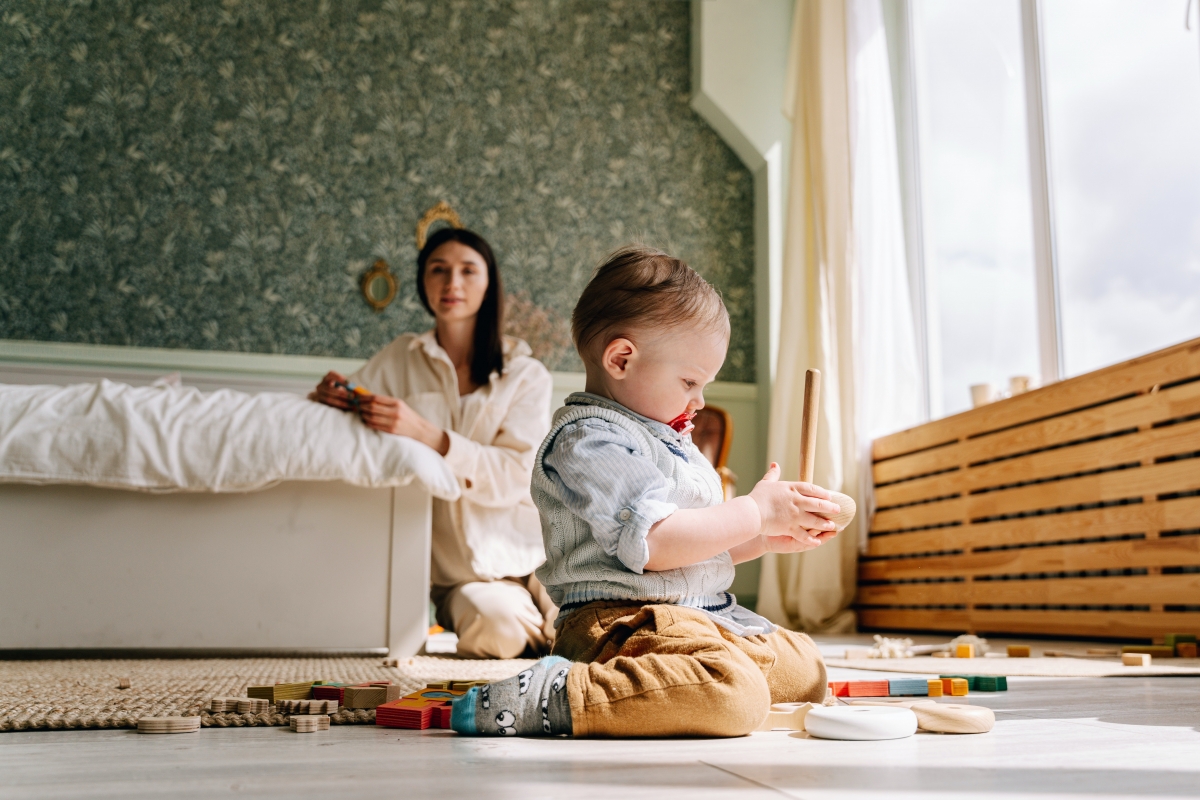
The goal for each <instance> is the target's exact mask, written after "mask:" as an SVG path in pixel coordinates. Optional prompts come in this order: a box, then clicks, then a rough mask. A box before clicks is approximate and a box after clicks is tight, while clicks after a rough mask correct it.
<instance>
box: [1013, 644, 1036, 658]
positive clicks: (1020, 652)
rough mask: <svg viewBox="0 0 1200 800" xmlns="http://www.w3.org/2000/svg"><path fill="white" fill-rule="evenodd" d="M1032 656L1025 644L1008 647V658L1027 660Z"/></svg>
mask: <svg viewBox="0 0 1200 800" xmlns="http://www.w3.org/2000/svg"><path fill="white" fill-rule="evenodd" d="M1031 655H1032V653H1031V651H1030V650H1029V645H1027V644H1010V645H1009V646H1008V657H1009V658H1029V657H1030V656H1031Z"/></svg>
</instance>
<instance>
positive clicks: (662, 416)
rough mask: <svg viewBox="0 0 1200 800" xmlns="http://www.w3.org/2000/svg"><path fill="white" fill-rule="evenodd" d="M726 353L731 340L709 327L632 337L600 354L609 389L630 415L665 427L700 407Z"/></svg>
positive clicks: (680, 327) (677, 329) (648, 332)
mask: <svg viewBox="0 0 1200 800" xmlns="http://www.w3.org/2000/svg"><path fill="white" fill-rule="evenodd" d="M728 348H729V335H728V334H727V333H726V332H725V331H721V330H712V329H711V328H710V327H703V328H697V327H695V326H678V327H674V328H671V329H669V330H668V331H666V332H660V331H643V332H639V333H634V334H630V338H629V339H616V340H614V341H613V342H611V343H610V344H609V345H608V347H606V348H605V350H604V368H605V372H606V373H607V377H608V380H607V381H606V383H607V386H608V390H609V392H610V394H611V396H612V399H613V400H616V401H617V402H618V403H620V404H621V405H623V406H625V407H626V408H628V409H630V410H631V411H636V412H637V413H639V414H641V415H642V416H644V417H649V418H650V419H653V420H657V421H658V422H663V423H667V424H669V423H670V422H671V420H673V419H675V418H676V417H678V416H679V415H680V414H683V413H686V412H690V411H696V410H698V409H701V408H703V407H704V387H705V386H707V385H708V384H709V383H712V381H713V379H714V378H716V377H717V372H718V371H719V370H720V369H721V365H722V364H723V363H725V351H726V350H727V349H728Z"/></svg>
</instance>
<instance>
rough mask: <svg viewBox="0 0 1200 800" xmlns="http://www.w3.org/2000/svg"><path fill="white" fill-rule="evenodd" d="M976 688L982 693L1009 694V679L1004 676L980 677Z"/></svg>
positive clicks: (977, 679)
mask: <svg viewBox="0 0 1200 800" xmlns="http://www.w3.org/2000/svg"><path fill="white" fill-rule="evenodd" d="M975 683H976V686H975V688H976V689H978V691H981V692H1007V691H1008V678H1006V677H1005V676H1003V675H980V676H979V677H977V678H976V679H975Z"/></svg>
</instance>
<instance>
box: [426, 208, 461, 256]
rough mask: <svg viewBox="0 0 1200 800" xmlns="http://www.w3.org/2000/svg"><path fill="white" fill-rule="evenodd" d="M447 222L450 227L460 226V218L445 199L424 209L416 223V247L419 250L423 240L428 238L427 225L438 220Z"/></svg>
mask: <svg viewBox="0 0 1200 800" xmlns="http://www.w3.org/2000/svg"><path fill="white" fill-rule="evenodd" d="M439 219H440V220H442V221H444V222H449V223H450V227H452V228H461V227H462V226H463V224H462V220H461V219H459V218H458V212H456V211H455V210H454V209H453V208H451V207H450V204H449V203H447V202H446V201H445V200H439V201H438V203H437V205H436V206H434V207H433V208H431V209H429V210H428V211H426V212H425V213H424V214H423V215H422V216H421V221H420V222H418V223H417V249H418V250H420V249H421V248H422V247H424V246H425V240H426V239H427V238H428V236H427V235H428V233H429V226H430V225H432V224H433V223H435V222H437V221H438V220H439Z"/></svg>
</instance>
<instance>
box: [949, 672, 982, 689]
mask: <svg viewBox="0 0 1200 800" xmlns="http://www.w3.org/2000/svg"><path fill="white" fill-rule="evenodd" d="M941 677H942V678H943V679H945V678H962V679H963V680H965V681H966V682H967V689H969V690H971V691H972V692H974V691H976V690H978V689H979V676H978V675H942V676H941Z"/></svg>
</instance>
